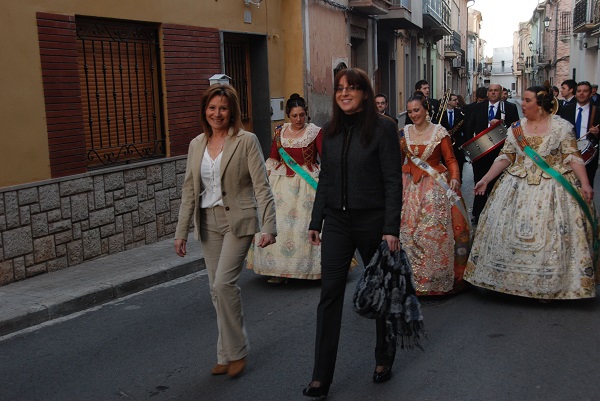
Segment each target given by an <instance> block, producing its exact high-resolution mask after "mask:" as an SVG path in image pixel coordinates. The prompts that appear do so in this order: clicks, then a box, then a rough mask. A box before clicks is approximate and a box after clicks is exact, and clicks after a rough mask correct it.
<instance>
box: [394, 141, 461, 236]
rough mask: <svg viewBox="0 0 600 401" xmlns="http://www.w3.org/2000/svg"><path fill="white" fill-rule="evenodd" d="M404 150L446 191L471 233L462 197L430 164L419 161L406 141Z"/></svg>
mask: <svg viewBox="0 0 600 401" xmlns="http://www.w3.org/2000/svg"><path fill="white" fill-rule="evenodd" d="M402 148H403V150H404V153H406V156H408V157H410V160H411V161H412V162H413V163H414V164H415V166H417V167H419V168H420V169H421V170H423V171H425V172H426V173H427V174H429V175H430V176H431V178H433V179H434V181H435V182H437V183H438V184H439V185H440V186H441V187H442V189H443V190H444V191H446V196H447V197H448V200H449V201H450V202H451V203H452V204H454V206H456V207H457V209H458V210H459V211H460V213H461V214H462V215H463V217H464V219H465V221H466V222H467V227H469V231H471V221H470V220H469V215H468V214H467V209H466V208H465V204H464V202H463V201H462V199H461V197H460V196H458V194H457V193H456V192H454V191H453V190H452V188H450V185H448V182H446V180H445V179H444V177H443V176H442V175H441V174H440V173H438V172H437V171H436V170H435V169H434V168H433V167H431V166H430V165H429V163H427V162H426V161H424V160H421V159H419V158H418V157H417V156H415V155H414V154H413V153H412V151H411V150H410V148H409V147H408V144H407V143H406V140H404V141H403V142H402Z"/></svg>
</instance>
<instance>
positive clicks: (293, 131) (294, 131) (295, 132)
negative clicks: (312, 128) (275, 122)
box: [288, 124, 306, 134]
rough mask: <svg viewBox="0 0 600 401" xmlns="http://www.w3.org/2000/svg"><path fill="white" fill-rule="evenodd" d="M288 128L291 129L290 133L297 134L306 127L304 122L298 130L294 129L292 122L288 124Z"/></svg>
mask: <svg viewBox="0 0 600 401" xmlns="http://www.w3.org/2000/svg"><path fill="white" fill-rule="evenodd" d="M288 128H289V129H290V131H292V134H299V133H301V132H302V131H304V130H305V129H306V124H304V126H303V127H302V129H299V130H298V131H296V130H294V129H293V128H292V124H290V126H289V127H288Z"/></svg>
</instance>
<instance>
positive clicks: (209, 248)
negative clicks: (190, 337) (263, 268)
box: [200, 206, 254, 365]
mask: <svg viewBox="0 0 600 401" xmlns="http://www.w3.org/2000/svg"><path fill="white" fill-rule="evenodd" d="M200 213H202V214H201V216H200V222H201V223H200V242H201V243H202V250H203V252H204V261H205V262H206V270H207V272H208V283H209V285H210V295H211V297H212V302H213V305H214V307H215V310H216V311H217V327H218V329H219V339H218V341H217V363H219V364H221V365H227V364H228V363H229V362H230V361H237V360H238V359H242V358H244V357H245V356H246V355H247V354H248V350H249V348H250V346H249V343H248V335H247V334H246V328H245V327H244V312H243V310H242V297H241V289H240V287H238V285H237V281H238V278H239V277H240V274H241V272H242V268H243V266H244V259H245V258H246V254H247V253H248V249H249V248H250V244H251V242H252V238H253V237H254V236H253V235H247V236H243V237H240V238H238V237H235V236H234V235H233V234H232V233H231V229H230V227H229V224H228V223H227V218H226V217H225V211H224V210H223V207H222V206H216V207H214V208H210V209H200Z"/></svg>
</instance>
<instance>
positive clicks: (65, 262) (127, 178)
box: [0, 156, 186, 285]
mask: <svg viewBox="0 0 600 401" xmlns="http://www.w3.org/2000/svg"><path fill="white" fill-rule="evenodd" d="M185 165H186V156H178V157H172V158H167V159H160V160H152V161H146V162H141V163H136V164H133V165H127V166H119V167H112V168H109V169H103V170H96V171H92V172H88V173H85V174H79V175H75V176H70V177H64V178H58V179H52V180H47V181H41V182H36V183H31V184H25V185H19V186H14V187H8V188H0V285H5V284H9V283H12V282H15V281H19V280H25V279H27V278H29V277H32V276H35V275H38V274H43V273H48V272H52V271H55V270H59V269H63V268H65V267H68V266H73V265H77V264H79V263H82V262H84V261H86V260H89V259H93V258H98V257H101V256H105V255H109V254H113V253H117V252H121V251H124V250H127V249H131V248H135V247H138V246H142V245H145V244H151V243H153V242H157V241H160V240H163V239H166V238H169V237H172V235H173V234H174V233H175V227H176V225H177V216H178V213H179V204H180V198H181V186H182V184H183V178H184V174H185Z"/></svg>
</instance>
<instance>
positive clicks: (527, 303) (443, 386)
mask: <svg viewBox="0 0 600 401" xmlns="http://www.w3.org/2000/svg"><path fill="white" fill-rule="evenodd" d="M359 274H360V271H359V269H355V270H354V271H353V272H352V273H351V275H350V279H349V282H348V287H347V288H348V291H347V294H346V295H347V298H348V299H347V301H348V302H347V306H346V310H345V315H344V321H343V329H342V336H341V344H340V350H339V355H338V366H337V370H336V374H335V379H334V383H333V386H332V389H331V391H330V397H329V399H332V400H405V401H410V400H415V401H416V400H419V401H428V400H432V401H433V400H482V399H486V400H488V401H492V400H545V401H547V400H569V401H572V400H597V399H600V389H599V387H598V384H597V366H598V362H599V361H598V355H599V354H598V351H599V348H600V346H599V344H600V332H599V331H598V328H599V327H600V313H599V312H600V299H598V298H596V299H594V300H587V301H569V302H553V303H550V304H541V303H539V302H537V301H534V300H529V299H523V298H517V297H510V296H503V295H499V294H494V293H492V292H487V291H478V290H471V291H469V292H467V293H464V294H461V295H458V296H454V297H449V298H434V299H424V300H423V313H424V316H425V322H426V327H427V332H428V338H427V340H426V342H425V350H424V351H420V350H403V351H400V352H399V354H398V357H397V360H396V365H395V366H394V377H393V378H392V380H391V381H390V382H388V383H384V384H380V385H376V384H373V383H372V382H371V379H370V376H371V373H372V370H373V367H374V359H373V347H374V340H375V335H374V322H373V321H370V320H368V319H364V318H361V317H359V316H358V315H357V314H355V313H354V312H353V311H352V309H351V305H350V297H351V294H352V289H353V288H354V284H355V281H356V279H357V277H358V275H359ZM241 286H242V288H243V297H244V306H245V313H246V322H247V325H248V332H249V335H250V340H251V346H252V348H251V352H250V356H249V365H248V368H247V370H246V372H245V373H244V374H243V375H242V376H241V377H239V378H238V379H230V378H228V377H226V376H220V377H212V376H211V375H210V373H209V370H210V368H211V366H212V365H213V363H214V362H215V343H216V323H215V315H214V311H213V307H212V304H211V302H210V297H209V295H208V291H207V277H206V275H204V274H202V273H196V274H193V275H191V276H187V277H185V278H183V279H179V280H177V281H174V282H170V283H167V284H163V285H161V286H158V287H155V288H152V289H150V290H146V291H145V292H143V293H140V294H136V295H132V296H130V297H128V298H125V299H122V300H119V301H116V302H113V303H110V304H106V305H104V306H102V307H99V308H96V309H94V310H90V311H87V312H84V313H80V314H78V315H76V316H75V317H72V318H70V319H66V320H61V321H56V322H53V323H50V324H45V325H43V326H38V327H37V328H35V329H34V330H30V331H27V332H22V333H21V334H18V335H15V336H11V337H8V338H4V339H2V340H0V400H3V401H8V400H19V401H23V400H26V401H34V400H44V401H52V400H56V401H67V400H301V399H303V398H304V397H302V396H301V390H302V388H303V386H304V385H306V384H307V383H308V382H309V380H310V374H311V369H312V354H313V344H314V340H313V337H314V332H315V316H314V315H315V309H316V305H317V301H318V296H319V287H318V284H317V283H311V282H303V281H294V282H291V283H290V284H288V285H285V286H278V287H277V286H271V285H269V284H268V283H266V280H265V279H264V278H263V277H259V276H256V275H254V273H252V272H250V271H245V272H244V274H243V275H242V279H241Z"/></svg>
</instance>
